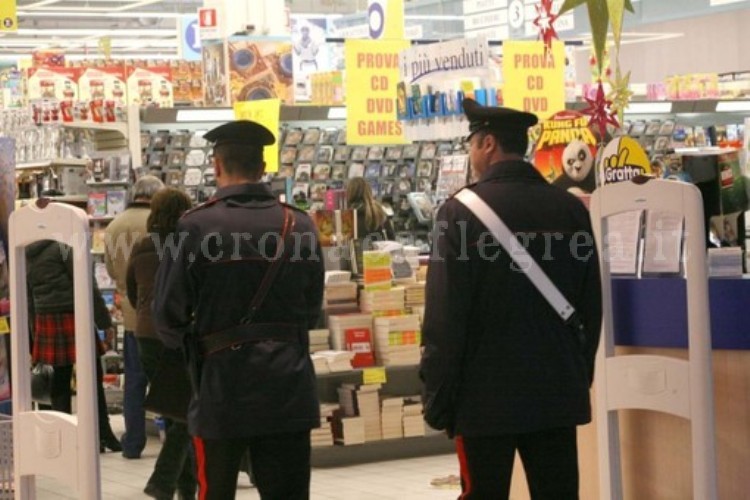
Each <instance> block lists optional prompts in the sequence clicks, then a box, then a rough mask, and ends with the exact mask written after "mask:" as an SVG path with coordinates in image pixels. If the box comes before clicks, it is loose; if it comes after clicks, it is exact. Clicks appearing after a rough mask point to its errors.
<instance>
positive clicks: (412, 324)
mask: <svg viewBox="0 0 750 500" xmlns="http://www.w3.org/2000/svg"><path fill="white" fill-rule="evenodd" d="M421 340H422V334H421V330H420V326H419V316H417V315H416V314H408V315H403V316H390V317H382V318H375V356H376V357H377V359H378V361H379V362H380V364H381V365H383V366H403V365H416V364H418V363H419V359H420V350H419V345H420V343H421Z"/></svg>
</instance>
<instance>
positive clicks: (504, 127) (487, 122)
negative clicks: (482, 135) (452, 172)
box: [463, 97, 539, 137]
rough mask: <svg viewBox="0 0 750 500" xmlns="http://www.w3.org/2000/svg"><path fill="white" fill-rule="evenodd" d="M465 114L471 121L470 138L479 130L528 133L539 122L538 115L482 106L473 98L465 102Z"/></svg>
mask: <svg viewBox="0 0 750 500" xmlns="http://www.w3.org/2000/svg"><path fill="white" fill-rule="evenodd" d="M463 106H464V114H466V118H468V119H469V137H471V136H472V135H473V134H474V132H477V131H479V130H489V131H496V132H510V133H524V134H525V133H526V131H527V130H528V128H529V127H533V126H534V125H536V124H537V122H538V121H539V120H538V119H537V117H536V115H534V114H532V113H527V112H525V111H518V110H516V109H512V108H503V107H495V106H482V105H481V104H479V103H478V102H477V101H475V100H474V99H471V98H468V97H467V98H466V99H464V101H463Z"/></svg>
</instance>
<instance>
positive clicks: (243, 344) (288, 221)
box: [153, 121, 323, 500]
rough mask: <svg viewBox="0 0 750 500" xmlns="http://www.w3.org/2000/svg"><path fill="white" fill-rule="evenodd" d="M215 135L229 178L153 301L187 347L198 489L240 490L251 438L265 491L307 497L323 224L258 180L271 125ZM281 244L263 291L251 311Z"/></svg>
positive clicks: (203, 209)
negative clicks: (312, 331)
mask: <svg viewBox="0 0 750 500" xmlns="http://www.w3.org/2000/svg"><path fill="white" fill-rule="evenodd" d="M205 137H206V139H208V140H209V141H212V142H214V143H215V145H214V159H215V169H216V181H217V185H218V187H219V189H218V190H217V191H216V194H215V196H214V198H212V199H211V201H209V202H207V203H206V204H204V205H202V206H200V207H198V208H196V209H195V210H193V211H191V212H188V213H187V214H185V215H184V216H183V218H182V219H181V220H180V223H179V224H178V227H177V234H178V236H179V238H180V240H181V243H180V245H179V249H178V250H177V252H176V257H175V258H170V257H168V256H165V257H164V259H163V260H162V264H161V265H160V267H159V272H158V275H157V279H156V286H155V289H154V297H155V299H154V310H153V313H154V322H155V324H156V328H157V331H158V333H159V336H160V337H161V339H162V341H163V342H164V344H165V345H166V347H168V348H179V347H182V346H183V345H186V346H187V348H188V351H189V354H188V355H189V358H190V370H191V373H192V376H193V380H194V385H195V387H194V389H195V394H194V396H193V399H192V401H191V403H190V408H189V411H188V427H189V430H190V433H191V434H192V435H193V436H194V445H195V453H196V459H197V463H198V474H197V475H198V478H199V489H200V498H204V499H209V500H211V499H222V500H223V499H227V498H234V494H235V490H236V486H237V475H238V470H239V463H240V458H241V456H242V455H243V454H244V453H245V451H246V450H248V449H249V451H250V456H251V460H252V468H253V472H254V473H255V478H256V484H257V486H258V490H259V492H260V494H261V497H262V498H283V499H285V500H296V499H307V498H308V497H309V488H310V429H312V428H314V427H318V426H319V425H320V415H319V413H320V410H319V406H318V398H317V392H316V382H315V373H314V371H313V367H312V362H311V360H310V356H309V354H308V350H309V347H308V346H309V340H308V337H307V330H308V329H309V328H312V327H314V325H315V324H316V322H317V319H318V315H319V314H320V307H321V302H322V298H323V263H322V260H321V255H320V246H319V244H318V239H317V232H316V230H315V226H314V225H313V223H312V220H311V219H310V218H309V217H308V216H307V215H306V214H305V213H304V212H301V211H297V210H296V209H293V208H291V207H289V206H286V205H282V204H281V203H279V202H278V201H277V200H276V199H275V197H274V196H273V194H272V193H271V191H270V190H269V188H268V187H267V186H265V185H264V184H261V183H259V179H260V178H261V175H262V174H263V170H264V167H265V163H264V162H263V146H266V145H270V144H273V142H274V137H273V135H272V134H271V132H270V131H269V130H268V129H266V128H265V127H263V126H261V125H258V124H256V123H254V122H249V121H239V122H232V123H228V124H225V125H222V126H220V127H218V128H216V129H214V130H212V131H210V132H208V133H207V134H206V135H205ZM284 227H286V228H287V229H288V230H289V231H288V238H287V239H286V240H285V239H284V238H283V237H281V235H282V234H284V229H283V228H284ZM281 250H283V255H282V257H281V258H282V259H283V260H282V264H281V267H280V269H279V271H278V273H277V274H276V277H275V278H274V279H273V280H272V281H270V288H269V289H268V293H267V295H266V297H265V300H264V301H263V302H262V303H261V304H260V305H259V307H257V309H256V310H254V311H250V304H251V302H252V301H253V299H254V296H255V294H256V293H257V292H258V290H259V288H261V283H262V282H263V278H264V276H265V273H266V272H267V270H268V269H269V267H270V262H271V261H273V260H274V259H275V258H277V252H280V251H281Z"/></svg>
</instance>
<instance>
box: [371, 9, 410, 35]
mask: <svg viewBox="0 0 750 500" xmlns="http://www.w3.org/2000/svg"><path fill="white" fill-rule="evenodd" d="M367 20H368V23H367V24H368V26H369V28H370V38H372V39H373V40H403V38H404V0H370V2H369V5H368V7H367Z"/></svg>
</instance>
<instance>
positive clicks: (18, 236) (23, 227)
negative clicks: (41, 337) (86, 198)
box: [9, 199, 101, 500]
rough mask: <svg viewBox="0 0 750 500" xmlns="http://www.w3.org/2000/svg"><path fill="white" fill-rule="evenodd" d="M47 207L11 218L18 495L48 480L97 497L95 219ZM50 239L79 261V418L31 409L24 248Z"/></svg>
mask: <svg viewBox="0 0 750 500" xmlns="http://www.w3.org/2000/svg"><path fill="white" fill-rule="evenodd" d="M46 202H47V200H44V199H42V200H39V201H38V202H37V203H35V204H32V205H29V206H26V207H24V208H21V209H19V210H16V211H15V212H13V213H12V214H11V216H10V230H9V233H10V234H9V250H10V264H11V267H10V293H11V346H12V349H13V351H12V353H13V354H12V356H13V375H12V377H13V459H14V475H15V498H16V499H17V500H19V499H33V498H35V497H36V493H35V488H34V476H36V475H45V476H50V477H53V478H55V479H57V480H59V481H60V482H61V483H64V484H66V485H68V486H70V487H71V488H72V489H73V491H74V492H76V493H77V495H78V498H80V499H82V500H94V499H98V498H100V497H101V488H100V482H99V430H98V425H97V413H96V385H95V384H96V376H95V365H94V363H95V359H96V354H95V350H94V316H93V298H92V286H91V284H92V272H91V254H90V251H89V242H88V231H89V221H88V217H87V216H86V213H85V212H84V211H83V210H81V209H79V208H75V207H72V206H68V205H63V204H58V203H50V204H48V205H47V203H46ZM45 239H49V240H56V241H60V242H63V243H66V244H68V245H70V246H71V248H72V251H71V253H70V254H69V255H68V258H72V259H75V260H74V266H73V267H74V288H75V318H76V322H75V324H76V332H75V337H76V360H77V363H76V385H77V398H76V402H77V408H78V413H77V415H76V416H73V415H67V414H65V413H60V412H56V411H32V401H31V381H30V378H31V375H30V370H31V367H30V365H29V329H28V321H29V319H30V318H28V309H27V297H26V255H25V247H26V245H28V244H30V243H33V242H35V241H38V240H45Z"/></svg>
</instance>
